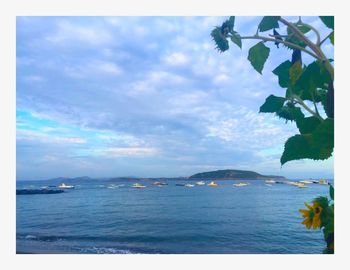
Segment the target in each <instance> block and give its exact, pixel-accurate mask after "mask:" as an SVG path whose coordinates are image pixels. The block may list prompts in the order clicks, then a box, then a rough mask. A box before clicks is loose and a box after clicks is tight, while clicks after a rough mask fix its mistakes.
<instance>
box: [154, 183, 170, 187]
mask: <svg viewBox="0 0 350 270" xmlns="http://www.w3.org/2000/svg"><path fill="white" fill-rule="evenodd" d="M153 185H155V186H158V187H161V186H167V185H168V183H165V182H154V183H153Z"/></svg>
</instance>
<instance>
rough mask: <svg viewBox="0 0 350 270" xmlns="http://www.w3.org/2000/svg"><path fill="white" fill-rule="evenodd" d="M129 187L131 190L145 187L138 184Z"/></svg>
mask: <svg viewBox="0 0 350 270" xmlns="http://www.w3.org/2000/svg"><path fill="white" fill-rule="evenodd" d="M131 187H133V188H139V189H140V188H145V187H146V186H144V185H141V184H139V183H135V184H133V185H132V186H131Z"/></svg>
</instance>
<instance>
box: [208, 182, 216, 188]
mask: <svg viewBox="0 0 350 270" xmlns="http://www.w3.org/2000/svg"><path fill="white" fill-rule="evenodd" d="M207 186H209V187H216V186H218V184H217V183H215V182H214V181H211V182H210V183H209V184H208V185H207Z"/></svg>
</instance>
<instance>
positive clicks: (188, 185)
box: [185, 184, 194, 187]
mask: <svg viewBox="0 0 350 270" xmlns="http://www.w3.org/2000/svg"><path fill="white" fill-rule="evenodd" d="M185 187H194V185H192V184H186V185H185Z"/></svg>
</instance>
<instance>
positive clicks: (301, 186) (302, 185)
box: [297, 184, 308, 188]
mask: <svg viewBox="0 0 350 270" xmlns="http://www.w3.org/2000/svg"><path fill="white" fill-rule="evenodd" d="M297 187H298V188H307V187H308V186H305V185H304V184H301V185H298V186H297Z"/></svg>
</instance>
